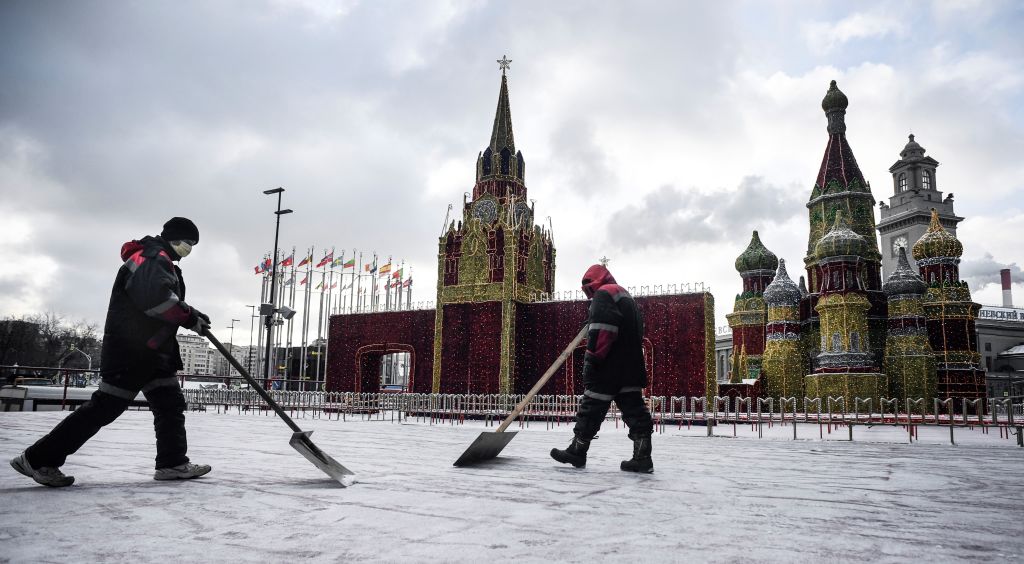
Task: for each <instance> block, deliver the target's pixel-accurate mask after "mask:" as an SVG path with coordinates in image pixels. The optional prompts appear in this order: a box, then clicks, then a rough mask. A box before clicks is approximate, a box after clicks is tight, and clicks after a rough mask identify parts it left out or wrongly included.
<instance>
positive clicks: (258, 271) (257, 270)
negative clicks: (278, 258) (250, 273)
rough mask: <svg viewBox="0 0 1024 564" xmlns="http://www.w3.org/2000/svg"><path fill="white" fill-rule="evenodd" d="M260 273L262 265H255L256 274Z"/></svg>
mask: <svg viewBox="0 0 1024 564" xmlns="http://www.w3.org/2000/svg"><path fill="white" fill-rule="evenodd" d="M261 272H263V265H262V264H257V265H256V274H259V273H261Z"/></svg>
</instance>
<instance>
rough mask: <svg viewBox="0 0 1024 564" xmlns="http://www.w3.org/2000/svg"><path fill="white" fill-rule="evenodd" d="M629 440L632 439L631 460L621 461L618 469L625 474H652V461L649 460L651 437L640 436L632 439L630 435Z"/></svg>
mask: <svg viewBox="0 0 1024 564" xmlns="http://www.w3.org/2000/svg"><path fill="white" fill-rule="evenodd" d="M629 438H631V439H633V458H632V459H630V460H623V461H622V464H620V465H619V468H620V469H622V470H625V471H626V472H644V473H647V474H650V473H651V472H654V461H652V460H651V436H650V435H642V436H639V437H634V436H633V435H630V436H629Z"/></svg>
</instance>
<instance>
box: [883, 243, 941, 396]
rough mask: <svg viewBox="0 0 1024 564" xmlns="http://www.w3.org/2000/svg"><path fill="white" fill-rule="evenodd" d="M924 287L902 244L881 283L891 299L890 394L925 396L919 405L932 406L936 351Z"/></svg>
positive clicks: (887, 359) (887, 357)
mask: <svg viewBox="0 0 1024 564" xmlns="http://www.w3.org/2000/svg"><path fill="white" fill-rule="evenodd" d="M925 289H926V286H925V283H924V280H922V279H921V277H920V276H918V275H917V273H916V272H914V271H913V269H911V268H910V261H909V260H907V250H906V248H903V247H901V248H900V249H898V259H897V264H896V268H895V270H894V271H893V272H892V274H890V275H889V278H888V279H887V280H886V281H885V284H883V285H882V291H883V292H885V295H886V297H887V298H888V300H889V334H888V336H887V337H886V341H885V373H886V375H887V376H888V378H889V397H893V398H897V399H901V400H902V399H905V398H913V399H917V398H923V399H924V400H925V401H924V404H923V405H921V406H920V407H921V408H923V409H930V408H931V407H932V405H931V403H932V398H934V397H935V353H934V352H933V351H932V347H931V345H929V344H928V327H927V325H926V323H925V316H924V306H923V295H924V293H925ZM901 407H905V406H902V405H901Z"/></svg>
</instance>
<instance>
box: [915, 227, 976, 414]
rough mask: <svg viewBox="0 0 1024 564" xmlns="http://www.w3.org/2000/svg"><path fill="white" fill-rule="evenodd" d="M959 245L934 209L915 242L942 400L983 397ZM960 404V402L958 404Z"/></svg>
mask: <svg viewBox="0 0 1024 564" xmlns="http://www.w3.org/2000/svg"><path fill="white" fill-rule="evenodd" d="M963 250H964V248H963V245H962V244H961V243H960V241H959V240H957V238H956V237H954V236H953V235H952V234H950V233H949V232H948V231H946V229H945V228H944V227H943V226H942V224H941V222H940V218H939V214H938V212H937V211H936V210H932V218H931V224H930V225H929V227H928V231H926V232H925V234H924V235H922V236H921V238H920V239H918V241H917V242H916V243H914V260H916V261H917V266H918V268H919V269H920V272H921V278H923V279H924V282H925V284H927V290H925V295H924V315H925V317H926V318H927V323H928V336H929V339H930V341H931V346H932V349H933V350H934V351H935V359H936V361H937V363H938V367H937V383H936V395H937V396H938V397H939V398H940V399H945V398H965V399H976V398H984V397H985V372H984V371H983V370H982V369H981V355H980V354H979V352H978V340H977V335H978V333H977V331H976V329H975V319H976V318H977V316H978V311H979V310H980V309H981V306H980V305H979V304H976V303H974V302H973V301H971V290H970V288H969V287H968V286H967V283H966V282H964V281H963V280H960V266H959V265H960V256H961V255H962V254H963ZM957 407H958V408H959V407H960V406H957Z"/></svg>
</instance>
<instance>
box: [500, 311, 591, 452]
mask: <svg viewBox="0 0 1024 564" xmlns="http://www.w3.org/2000/svg"><path fill="white" fill-rule="evenodd" d="M588 327H590V326H589V325H585V326H584V327H583V329H580V332H579V334H578V335H576V338H575V339H573V340H572V342H571V343H569V346H567V347H565V350H564V351H562V354H560V355H558V358H556V359H555V362H554V364H552V365H551V367H550V368H548V371H547V372H545V373H544V375H543V376H541V377H540V380H537V383H536V384H534V385H533V387H532V388H530V391H529V392H526V397H524V398H523V401H521V402H519V405H517V406H516V408H515V409H513V410H512V413H509V414H508V417H506V418H505V420H504V421H502V422H501V425H499V426H498V430H497V431H496V432H498V433H502V432H504V431H505V429H507V428H508V426H509V425H511V424H512V422H513V421H515V419H516V417H519V414H520V413H522V412H523V410H524V409H526V406H527V404H529V403H530V400H532V399H533V396H535V395H537V392H539V391H540V389H541V388H543V387H544V384H547V383H548V380H550V379H551V375H552V374H554V373H555V371H556V370H558V369H559V368H561V367H562V365H563V364H565V360H566V359H567V358H569V355H571V354H572V351H573V349H575V348H576V345H578V344H580V341H582V340H583V338H584V337H586V336H587V328H588Z"/></svg>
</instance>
